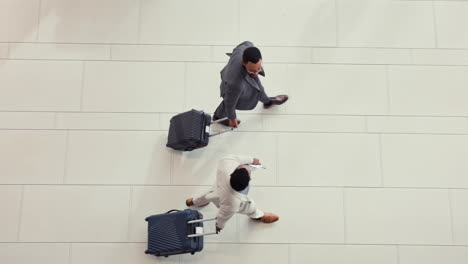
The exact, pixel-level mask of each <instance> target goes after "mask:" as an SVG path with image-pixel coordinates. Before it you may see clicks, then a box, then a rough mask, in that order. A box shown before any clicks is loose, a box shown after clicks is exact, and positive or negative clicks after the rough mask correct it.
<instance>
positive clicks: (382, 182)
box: [378, 134, 385, 187]
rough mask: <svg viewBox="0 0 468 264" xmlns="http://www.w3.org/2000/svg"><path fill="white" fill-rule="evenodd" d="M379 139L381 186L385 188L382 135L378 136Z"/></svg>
mask: <svg viewBox="0 0 468 264" xmlns="http://www.w3.org/2000/svg"><path fill="white" fill-rule="evenodd" d="M378 137H379V163H380V164H379V165H380V166H379V167H380V186H381V187H385V180H384V167H383V165H384V164H383V160H384V159H383V144H382V134H378Z"/></svg>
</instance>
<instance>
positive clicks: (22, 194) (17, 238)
mask: <svg viewBox="0 0 468 264" xmlns="http://www.w3.org/2000/svg"><path fill="white" fill-rule="evenodd" d="M24 189H25V186H24V185H21V196H20V208H19V209H20V211H19V215H18V230H17V233H16V242H19V243H21V241H20V238H21V237H20V235H21V224H22V222H23V209H24Z"/></svg>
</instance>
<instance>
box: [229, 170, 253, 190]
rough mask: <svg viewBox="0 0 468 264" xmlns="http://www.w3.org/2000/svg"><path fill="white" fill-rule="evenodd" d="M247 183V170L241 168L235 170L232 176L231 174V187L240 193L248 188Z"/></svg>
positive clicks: (248, 179)
mask: <svg viewBox="0 0 468 264" xmlns="http://www.w3.org/2000/svg"><path fill="white" fill-rule="evenodd" d="M249 181H250V175H249V172H248V171H247V169H245V168H241V169H236V170H235V171H234V172H233V173H232V174H231V180H230V183H231V187H232V188H233V189H234V190H236V191H238V192H240V191H242V190H244V189H245V188H247V186H249Z"/></svg>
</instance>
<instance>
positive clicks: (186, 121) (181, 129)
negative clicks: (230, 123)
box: [166, 109, 232, 151]
mask: <svg viewBox="0 0 468 264" xmlns="http://www.w3.org/2000/svg"><path fill="white" fill-rule="evenodd" d="M223 120H226V118H223V119H219V120H216V121H211V116H210V115H209V114H206V113H205V112H203V111H198V110H195V109H192V110H190V111H187V112H184V113H180V114H178V115H175V116H173V117H172V118H171V121H170V126H169V135H168V137H167V144H166V146H167V147H169V148H173V149H175V150H182V151H192V150H194V149H198V148H203V147H206V146H207V145H208V142H209V138H210V136H215V135H218V134H221V133H224V132H227V131H230V130H232V128H231V129H227V130H225V131H222V132H218V133H215V134H210V125H211V124H214V123H218V122H221V121H223Z"/></svg>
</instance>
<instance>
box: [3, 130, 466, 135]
mask: <svg viewBox="0 0 468 264" xmlns="http://www.w3.org/2000/svg"><path fill="white" fill-rule="evenodd" d="M0 131H87V132H167V131H168V130H167V129H110V128H109V129H102V128H98V129H89V128H79V129H70V128H59V129H50V128H0ZM236 133H255V134H258V133H265V134H267V133H282V134H306V135H314V134H330V135H374V134H382V135H405V136H416V135H423V136H457V137H458V136H460V137H464V136H467V135H468V133H434V132H432V133H421V132H386V133H381V132H369V133H366V132H354V131H327V130H321V131H276V130H270V131H259V130H246V131H236Z"/></svg>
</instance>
